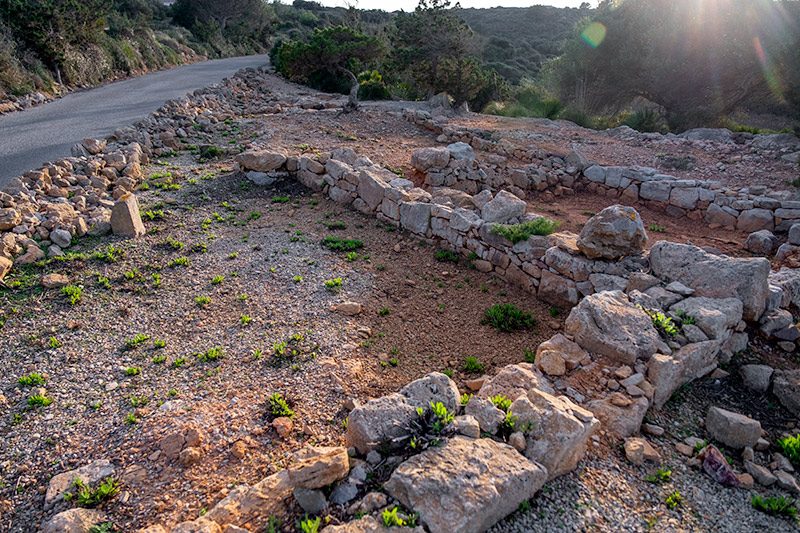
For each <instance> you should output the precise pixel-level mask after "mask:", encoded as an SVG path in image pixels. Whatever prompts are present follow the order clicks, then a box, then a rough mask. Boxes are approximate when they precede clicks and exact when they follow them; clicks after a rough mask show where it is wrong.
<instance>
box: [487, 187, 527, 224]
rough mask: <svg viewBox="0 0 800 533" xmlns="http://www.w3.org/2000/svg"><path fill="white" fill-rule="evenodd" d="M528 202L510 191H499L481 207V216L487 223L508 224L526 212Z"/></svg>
mask: <svg viewBox="0 0 800 533" xmlns="http://www.w3.org/2000/svg"><path fill="white" fill-rule="evenodd" d="M527 207H528V204H526V203H525V201H524V200H520V199H519V198H517V197H516V196H514V195H513V194H511V193H510V192H508V191H499V192H498V193H497V194H496V195H495V196H494V199H492V200H491V201H489V202H487V203H486V204H485V205H484V206H483V207H482V208H481V218H482V219H483V220H485V221H486V222H487V223H496V224H507V223H508V222H510V221H511V220H512V219H514V218H519V217H521V216H522V215H524V214H525V209H526V208H527Z"/></svg>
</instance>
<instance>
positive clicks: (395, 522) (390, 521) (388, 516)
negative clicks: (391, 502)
mask: <svg viewBox="0 0 800 533" xmlns="http://www.w3.org/2000/svg"><path fill="white" fill-rule="evenodd" d="M382 517H383V525H384V526H386V527H395V526H397V527H402V526H405V525H406V521H405V520H403V519H402V518H400V517H399V516H397V507H392V508H391V509H384V510H383V514H382Z"/></svg>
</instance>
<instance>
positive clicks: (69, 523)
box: [31, 508, 106, 533]
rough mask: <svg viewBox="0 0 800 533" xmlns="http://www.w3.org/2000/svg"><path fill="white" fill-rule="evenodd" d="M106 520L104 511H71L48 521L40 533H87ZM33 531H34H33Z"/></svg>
mask: <svg viewBox="0 0 800 533" xmlns="http://www.w3.org/2000/svg"><path fill="white" fill-rule="evenodd" d="M105 520H106V515H105V513H104V512H102V511H98V510H95V509H80V508H76V509H69V510H67V511H64V512H62V513H58V514H57V515H55V516H54V517H53V518H51V519H50V520H48V521H47V522H46V523H45V524H44V525H43V526H42V529H41V532H40V533H86V532H87V531H89V528H91V527H92V526H95V525H97V524H100V523H102V522H104V521H105ZM31 531H33V529H31Z"/></svg>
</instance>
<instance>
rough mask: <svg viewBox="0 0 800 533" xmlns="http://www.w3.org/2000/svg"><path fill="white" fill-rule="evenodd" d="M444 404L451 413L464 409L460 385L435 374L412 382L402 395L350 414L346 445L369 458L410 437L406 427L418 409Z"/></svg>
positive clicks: (363, 407) (374, 403)
mask: <svg viewBox="0 0 800 533" xmlns="http://www.w3.org/2000/svg"><path fill="white" fill-rule="evenodd" d="M431 402H434V403H435V402H442V403H443V404H444V406H445V407H446V408H447V409H448V410H449V411H454V410H455V409H456V407H457V406H459V405H460V402H461V396H460V394H459V392H458V387H456V384H455V383H454V382H453V381H452V380H451V379H450V378H448V377H447V376H445V375H444V374H441V373H439V372H433V373H431V374H428V375H427V376H425V377H424V378H422V379H418V380H416V381H412V382H411V383H409V384H408V385H406V386H405V387H404V388H403V389H402V390H401V391H400V392H399V393H395V394H391V395H389V396H384V397H382V398H377V399H375V400H371V401H369V402H367V403H366V404H365V405H363V406H361V407H358V408H356V409H353V411H351V412H350V416H349V418H348V423H347V433H346V434H345V441H346V443H347V446H348V447H349V446H355V448H356V449H357V450H358V453H360V454H362V455H365V454H367V453H368V452H370V451H371V450H374V449H377V448H379V447H380V446H381V444H382V443H383V442H389V441H392V439H395V438H397V437H400V436H402V435H405V434H406V430H405V427H406V426H407V424H408V423H409V422H410V421H411V419H412V418H413V417H415V416H417V407H421V408H423V409H427V408H429V407H430V403H431Z"/></svg>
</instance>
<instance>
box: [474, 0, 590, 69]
mask: <svg viewBox="0 0 800 533" xmlns="http://www.w3.org/2000/svg"><path fill="white" fill-rule="evenodd" d="M593 12H594V10H592V9H589V8H588V3H587V4H586V6H584V8H582V9H570V8H566V9H561V8H557V7H552V6H531V7H519V8H517V7H496V8H492V9H462V10H461V11H460V12H459V14H460V15H461V17H462V18H463V19H464V20H466V21H467V24H469V25H470V27H471V28H472V29H473V30H474V31H475V33H476V35H477V37H478V41H479V44H480V47H481V48H482V51H481V52H480V57H481V59H482V60H483V61H484V62H485V63H486V65H487V66H488V67H490V68H494V69H496V70H497V72H498V73H499V74H501V75H502V76H503V77H505V78H506V79H507V80H508V81H509V82H510V83H513V84H518V83H519V82H520V81H521V80H522V78H525V77H527V78H533V77H535V76H536V75H537V74H538V73H539V70H540V69H541V67H542V64H543V63H544V62H545V61H547V60H548V59H552V58H554V57H557V56H558V55H559V54H560V53H561V48H562V45H563V43H564V41H566V40H567V39H569V38H570V37H571V36H572V30H573V28H574V27H575V24H576V23H578V21H580V20H581V19H582V18H584V17H587V16H590V15H591V14H592V13H593Z"/></svg>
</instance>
